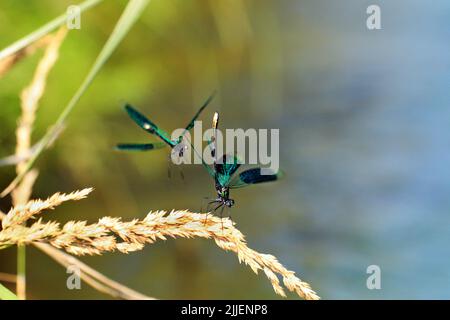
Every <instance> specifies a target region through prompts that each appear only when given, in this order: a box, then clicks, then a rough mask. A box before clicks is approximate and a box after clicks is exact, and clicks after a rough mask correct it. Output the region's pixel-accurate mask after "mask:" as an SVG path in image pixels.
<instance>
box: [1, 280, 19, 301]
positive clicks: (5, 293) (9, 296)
mask: <svg viewBox="0 0 450 320" xmlns="http://www.w3.org/2000/svg"><path fill="white" fill-rule="evenodd" d="M0 299H2V300H19V299H18V298H17V296H16V295H15V294H14V293H12V292H11V291H9V290H8V289H7V288H5V287H4V286H3V285H2V284H1V283H0Z"/></svg>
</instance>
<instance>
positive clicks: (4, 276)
mask: <svg viewBox="0 0 450 320" xmlns="http://www.w3.org/2000/svg"><path fill="white" fill-rule="evenodd" d="M0 281H2V282H11V283H15V282H16V281H17V276H16V275H15V274H10V273H4V272H0Z"/></svg>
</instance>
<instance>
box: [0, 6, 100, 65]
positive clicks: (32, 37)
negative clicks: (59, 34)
mask: <svg viewBox="0 0 450 320" xmlns="http://www.w3.org/2000/svg"><path fill="white" fill-rule="evenodd" d="M101 1H103V0H86V1H84V2H83V3H80V4H79V5H78V6H79V8H80V13H81V12H83V11H86V10H88V9H90V8H92V7H93V6H95V5H97V4H98V3H99V2H101ZM66 20H67V13H63V14H62V15H60V16H58V17H56V18H55V19H53V20H52V21H50V22H48V23H47V24H45V25H43V26H42V27H40V28H39V29H37V30H35V31H33V32H32V33H30V34H29V35H27V36H25V37H23V38H22V39H20V40H18V41H16V42H14V43H13V44H11V45H10V46H8V47H6V48H5V49H3V50H2V51H0V60H2V59H3V58H6V57H7V56H10V55H12V54H14V53H16V52H17V51H20V50H21V49H23V48H25V47H27V46H29V45H30V44H31V43H33V42H35V41H36V40H38V39H40V38H42V37H43V36H45V35H46V34H48V33H50V32H52V31H53V30H55V29H56V28H58V27H59V26H61V25H63V24H65V23H66Z"/></svg>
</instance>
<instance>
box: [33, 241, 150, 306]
mask: <svg viewBox="0 0 450 320" xmlns="http://www.w3.org/2000/svg"><path fill="white" fill-rule="evenodd" d="M34 245H35V246H36V247H37V248H38V249H40V250H41V251H43V252H44V253H46V254H47V255H48V256H49V257H51V258H52V259H54V260H55V261H56V262H58V263H59V264H61V265H62V266H64V267H65V268H67V267H69V266H76V267H77V268H79V270H80V271H81V279H82V280H83V281H84V282H86V283H87V284H88V285H89V286H91V287H92V288H94V289H96V290H98V291H100V292H103V293H105V294H108V295H110V296H112V297H114V298H119V299H127V300H154V299H155V298H152V297H149V296H146V295H144V294H142V293H139V292H137V291H135V290H133V289H130V288H128V287H126V286H124V285H122V284H120V283H118V282H116V281H114V280H112V279H110V278H108V277H106V276H105V275H103V274H102V273H100V272H98V271H96V270H95V269H93V268H91V267H89V266H88V265H86V264H85V263H83V262H81V261H80V260H78V259H77V258H75V257H73V256H71V255H70V254H67V253H65V252H63V251H61V250H59V249H56V248H54V247H52V246H51V245H49V244H47V243H40V242H35V243H34Z"/></svg>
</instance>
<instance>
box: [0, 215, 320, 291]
mask: <svg viewBox="0 0 450 320" xmlns="http://www.w3.org/2000/svg"><path fill="white" fill-rule="evenodd" d="M205 216H206V214H200V213H193V212H189V211H187V210H179V211H171V212H170V213H167V212H165V211H155V212H150V213H149V214H148V215H147V216H146V217H145V218H144V219H143V220H137V219H135V220H132V221H128V222H124V221H121V219H120V218H111V217H104V218H101V219H100V220H99V221H98V222H97V223H94V224H87V223H86V222H85V221H78V222H73V221H72V222H69V223H67V224H65V225H64V226H63V227H62V228H60V227H59V225H58V224H55V223H52V222H49V223H46V224H43V223H42V222H41V221H38V222H36V223H35V224H34V225H36V226H34V225H32V226H31V227H29V228H24V227H22V226H17V225H15V226H11V227H9V228H7V229H4V230H2V231H0V247H1V246H5V245H12V244H18V243H21V244H27V243H32V242H34V241H38V242H48V243H50V244H51V245H52V246H54V247H57V248H62V249H64V250H66V251H67V252H69V253H72V254H74V255H99V254H102V253H104V252H111V251H120V252H123V253H129V252H133V251H136V250H141V249H142V248H143V245H144V244H146V243H153V242H155V241H157V240H166V239H167V238H169V237H171V238H177V237H183V238H193V237H200V238H208V239H214V240H215V242H216V244H217V245H218V246H219V247H220V248H222V249H224V250H227V251H233V252H235V253H236V254H237V256H238V259H239V261H240V262H244V263H245V264H246V265H248V266H249V267H250V268H251V269H252V270H253V271H254V272H255V273H258V271H260V270H262V271H263V272H264V273H265V275H266V277H267V278H268V279H269V281H270V282H271V284H272V287H273V288H274V291H275V292H276V293H277V294H279V295H281V296H285V291H284V289H283V287H282V286H281V283H280V279H279V276H281V278H282V280H283V281H282V283H283V284H284V285H285V287H286V288H287V289H288V290H289V291H291V292H294V293H296V294H297V295H298V296H300V297H302V298H304V299H310V300H316V299H319V296H318V295H317V294H316V293H315V292H314V291H313V290H312V289H311V287H310V286H309V284H308V283H306V282H303V281H302V280H300V279H299V278H297V277H296V276H295V273H294V272H293V271H290V270H288V269H286V268H285V267H284V266H283V265H282V264H281V263H280V262H279V261H278V260H277V259H276V258H275V257H274V256H272V255H269V254H261V253H258V252H257V251H255V250H253V249H250V248H249V247H248V246H247V243H246V241H245V239H244V235H243V234H242V233H241V232H240V231H239V230H238V229H236V227H235V226H234V225H235V224H234V223H233V222H232V221H231V220H230V219H228V218H224V219H223V220H222V219H221V218H219V217H209V218H208V219H207V220H206V223H205Z"/></svg>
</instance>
